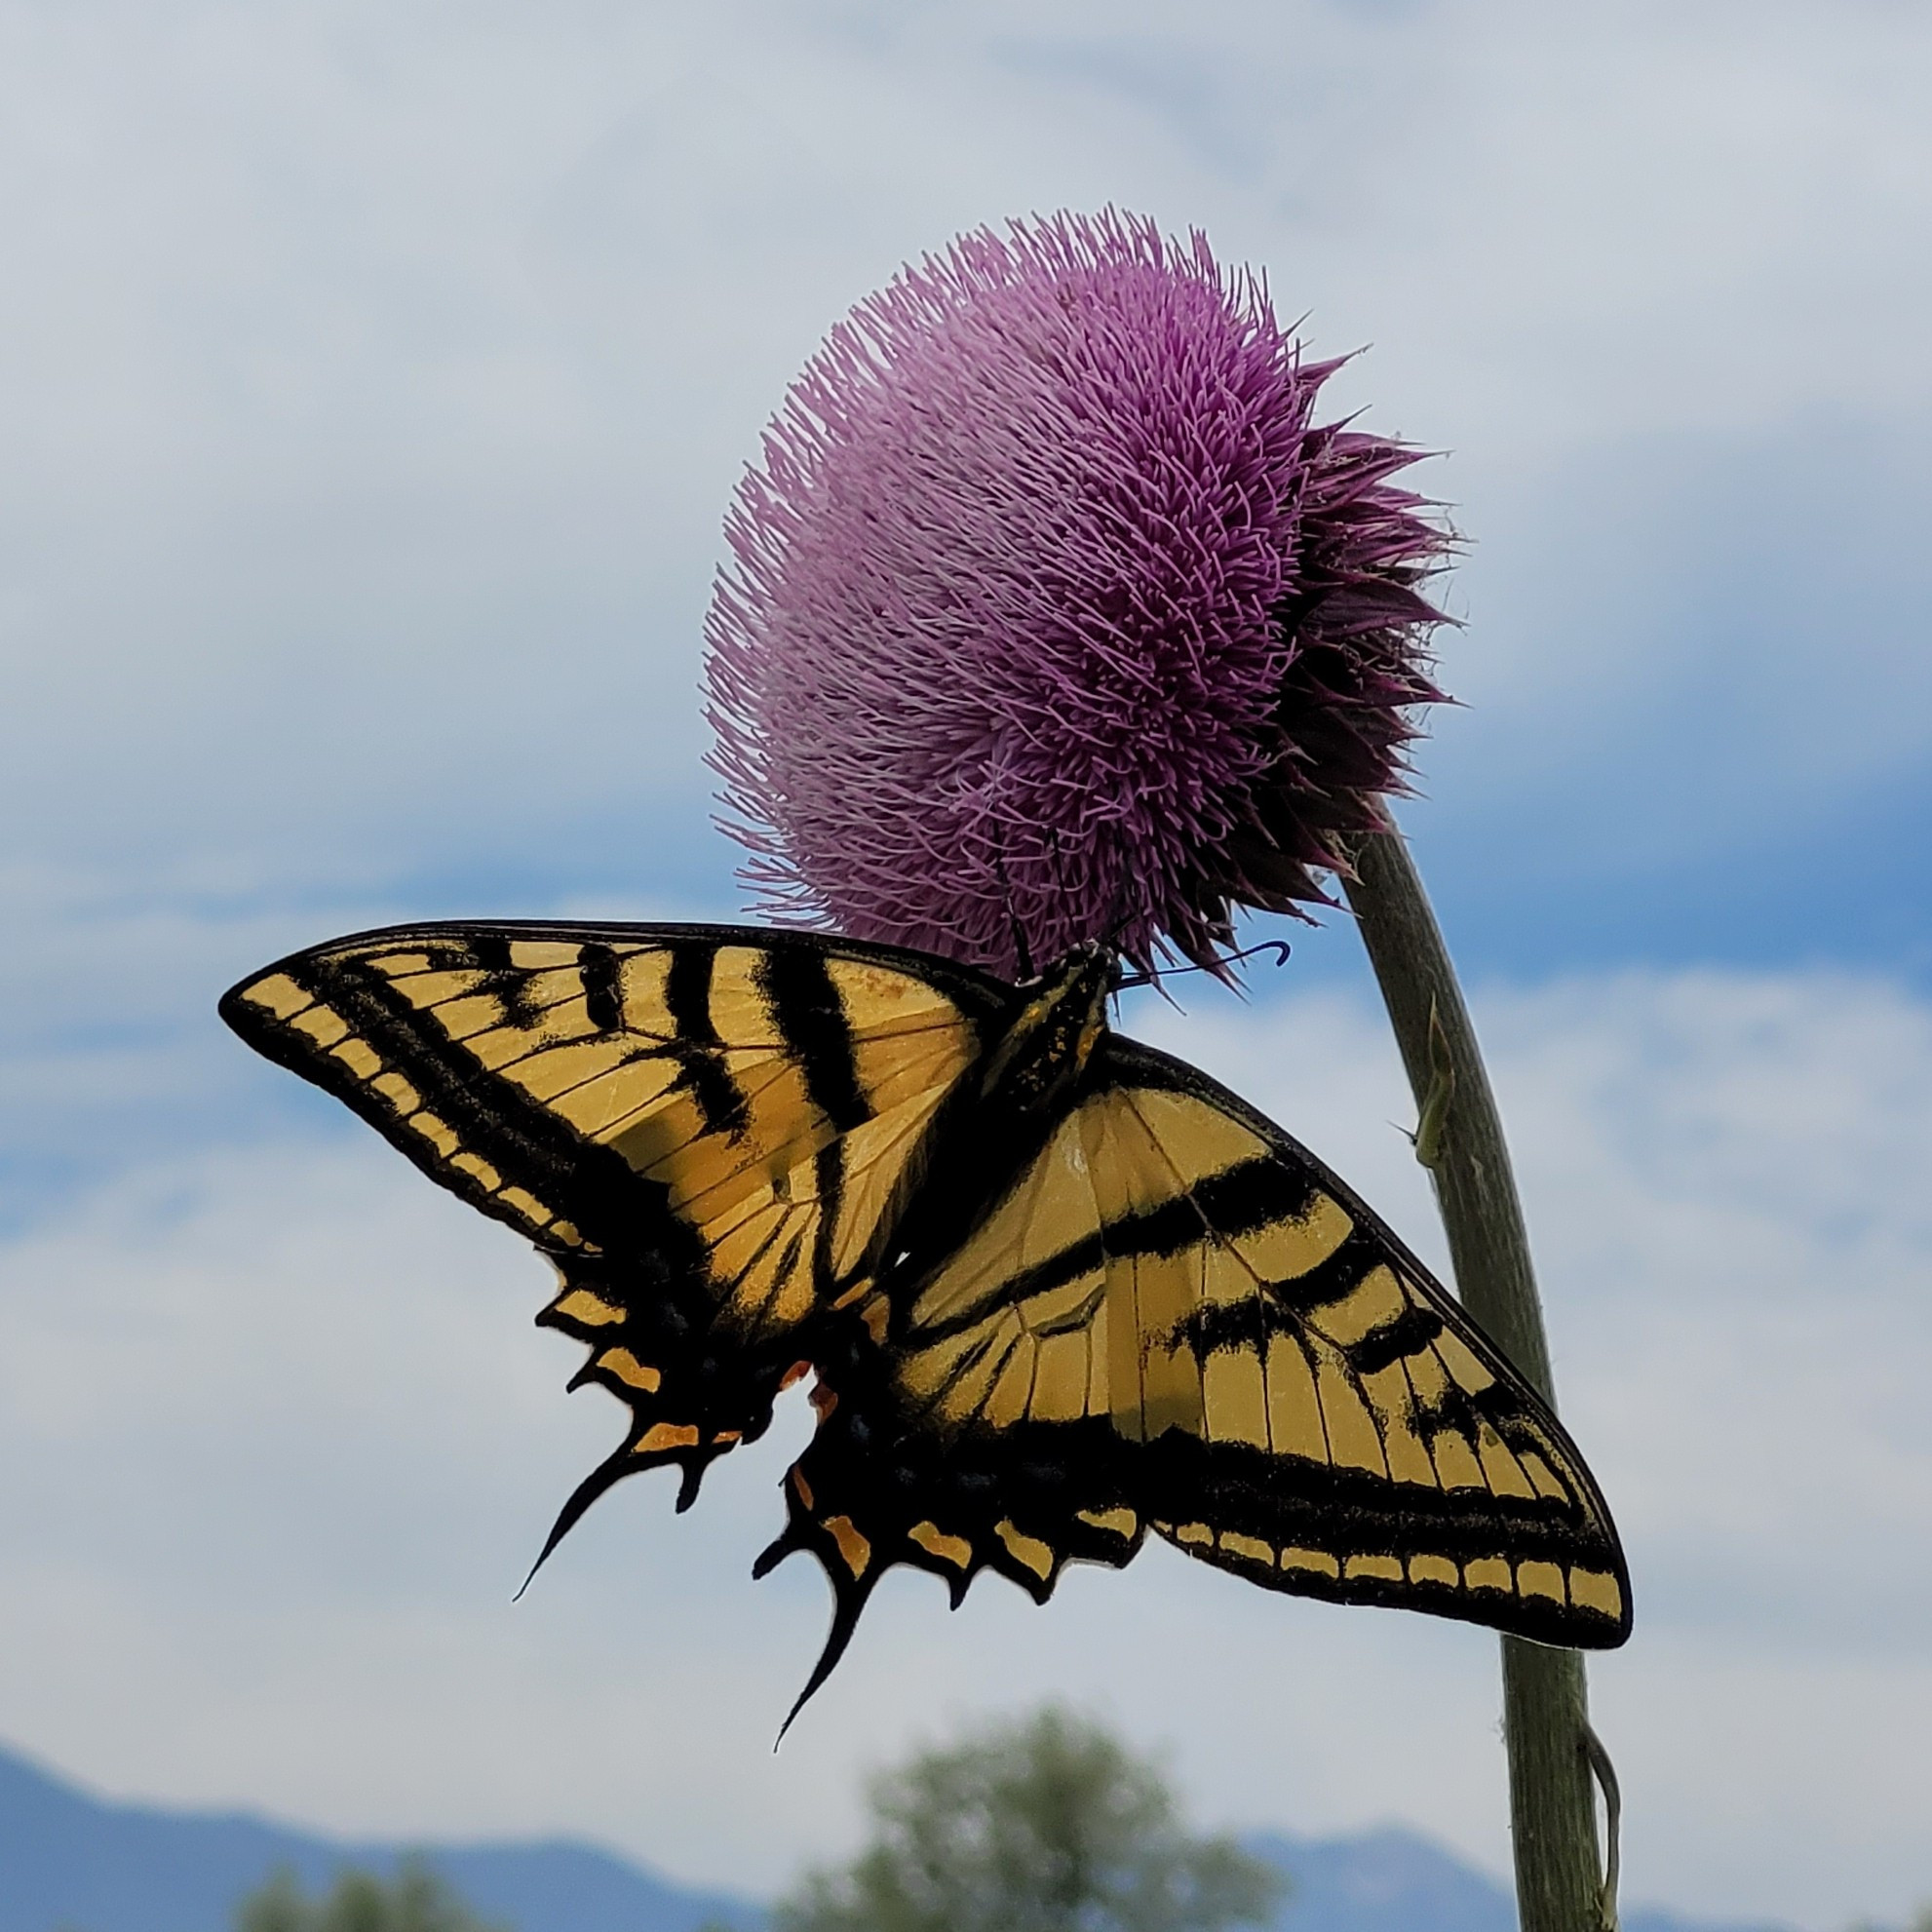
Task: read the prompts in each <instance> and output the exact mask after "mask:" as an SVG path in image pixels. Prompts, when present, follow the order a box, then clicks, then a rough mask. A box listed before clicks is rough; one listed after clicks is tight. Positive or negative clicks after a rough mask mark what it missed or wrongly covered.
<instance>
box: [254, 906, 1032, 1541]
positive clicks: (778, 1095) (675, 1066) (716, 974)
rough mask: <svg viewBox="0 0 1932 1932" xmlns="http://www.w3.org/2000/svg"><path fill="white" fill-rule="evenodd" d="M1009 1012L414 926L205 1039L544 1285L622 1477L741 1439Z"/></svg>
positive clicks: (797, 943)
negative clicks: (626, 1424)
mask: <svg viewBox="0 0 1932 1932" xmlns="http://www.w3.org/2000/svg"><path fill="white" fill-rule="evenodd" d="M997 1005H998V995H997V993H996V992H993V991H989V990H987V987H986V985H984V984H983V983H981V982H980V981H979V980H978V978H977V977H976V976H974V975H970V974H965V973H960V972H956V971H952V970H950V969H947V968H946V967H945V966H944V965H943V964H942V963H941V962H938V961H932V962H927V961H924V960H921V959H919V958H917V957H916V956H914V955H900V954H897V953H894V952H893V951H891V950H890V949H888V948H883V947H864V946H858V945H848V944H845V943H843V942H833V941H824V940H819V939H817V938H814V937H811V936H806V935H767V934H761V933H757V932H750V931H744V930H739V929H731V928H704V927H691V926H673V927H648V926H636V927H590V926H574V925H540V924H529V923H521V922H520V923H517V924H505V925H501V926H482V925H424V926H416V927H399V928H395V929H392V930H388V931H383V932H377V933H370V934H365V935H361V936H358V937H355V938H351V939H347V940H341V941H336V942H334V943H332V944H330V945H328V946H323V947H316V948H314V949H313V950H311V951H308V952H304V953H299V954H296V955H294V956H293V957H291V958H290V959H288V960H285V961H283V962H282V963H281V964H280V965H278V966H275V967H272V968H270V969H268V970H267V971H266V972H264V973H262V974H259V975H257V976H255V977H254V978H252V979H251V980H249V981H246V982H244V983H243V984H242V985H239V986H238V987H236V988H235V989H234V991H232V992H231V993H230V994H229V995H228V996H227V998H226V999H225V1000H224V1001H223V1003H222V1012H223V1016H224V1017H225V1018H226V1019H227V1020H228V1022H229V1024H231V1025H232V1026H233V1027H234V1028H235V1030H236V1031H237V1032H238V1033H240V1034H241V1035H242V1037H243V1038H244V1039H245V1040H247V1041H248V1042H249V1043H250V1044H251V1045H252V1046H254V1047H256V1048H258V1049H259V1050H260V1051H261V1052H263V1053H265V1054H266V1055H268V1056H269V1057H270V1058H271V1059H274V1060H277V1061H279V1062H281V1063H283V1064H285V1065H288V1066H290V1067H292V1068H293V1069H294V1070H295V1071H296V1072H298V1073H300V1074H302V1075H303V1076H304V1077H305V1078H307V1079H310V1080H313V1081H315V1082H316V1083H317V1084H318V1085H320V1086H323V1087H325V1088H327V1089H328V1091H330V1092H331V1093H334V1094H335V1095H336V1096H338V1097H339V1098H340V1099H342V1100H343V1101H346V1102H347V1103H348V1104H349V1105H350V1106H351V1107H353V1108H354V1109H355V1110H356V1111H357V1112H358V1113H360V1114H361V1115H362V1116H363V1117H364V1118H365V1119H366V1120H367V1121H368V1122H369V1123H370V1124H371V1125H373V1126H374V1127H375V1128H376V1129H377V1130H378V1131H379V1132H380V1133H381V1134H383V1135H384V1137H385V1138H386V1139H388V1140H390V1141H392V1142H393V1143H394V1144H395V1145H396V1146H397V1147H399V1148H400V1149H401V1150H402V1151H403V1152H404V1153H406V1154H407V1155H408V1157H409V1158H410V1159H411V1160H413V1161H414V1162H415V1163H416V1164H417V1166H419V1167H421V1168H422V1169H423V1170H424V1171H425V1172H426V1173H428V1174H429V1175H430V1176H431V1178H432V1179H435V1180H437V1181H438V1182H440V1183H441V1184H442V1185H444V1186H445V1187H448V1188H450V1189H452V1190H453V1191H454V1192H456V1193H458V1194H460V1195H462V1196H463V1197H464V1198H465V1199H467V1200H469V1201H470V1202H471V1203H472V1204H473V1205H475V1206H477V1207H478V1208H480V1209H482V1210H483V1212H484V1213H485V1214H489V1215H492V1216H494V1217H497V1218H498V1219H501V1220H505V1221H508V1222H509V1223H510V1224H511V1225H512V1226H514V1227H516V1228H518V1229H519V1231H520V1232H522V1233H523V1234H525V1235H526V1236H528V1237H529V1238H530V1239H531V1240H532V1241H533V1242H534V1243H535V1244H536V1245H537V1246H538V1247H539V1248H540V1249H542V1250H543V1251H544V1252H545V1253H546V1254H547V1255H548V1256H550V1257H551V1258H552V1260H553V1261H555V1262H556V1264H557V1267H558V1270H559V1274H560V1289H559V1292H558V1294H557V1295H556V1297H555V1299H554V1300H553V1301H552V1303H551V1305H550V1307H549V1308H548V1309H547V1310H546V1311H545V1312H544V1314H543V1315H542V1316H541V1317H540V1318H539V1319H540V1320H542V1321H544V1322H546V1323H547V1324H549V1325H550V1326H553V1327H557V1328H560V1329H562V1330H564V1331H565V1332H566V1333H571V1334H573V1335H575V1336H576V1337H577V1338H578V1339H580V1340H582V1341H583V1342H585V1343H586V1344H587V1346H588V1347H589V1348H590V1350H591V1357H590V1360H589V1362H588V1363H587V1365H586V1368H585V1371H584V1373H583V1375H582V1376H580V1377H579V1379H580V1380H582V1379H592V1380H596V1381H598V1382H600V1383H601V1384H602V1385H604V1386H605V1387H607V1388H609V1389H610V1390H611V1391H612V1392H613V1393H614V1394H616V1395H617V1396H619V1397H620V1398H621V1399H622V1400H624V1401H625V1402H626V1403H627V1404H629V1405H630V1407H631V1409H632V1410H633V1417H634V1423H635V1427H634V1428H633V1429H632V1430H631V1431H630V1433H629V1434H627V1437H626V1440H625V1443H624V1445H623V1446H622V1447H621V1448H620V1449H619V1451H618V1453H617V1455H616V1456H615V1457H613V1458H612V1461H611V1462H610V1463H609V1464H607V1465H606V1466H605V1467H604V1469H602V1470H600V1471H599V1472H598V1473H597V1474H596V1475H595V1476H594V1477H593V1478H592V1479H591V1481H590V1482H589V1483H587V1484H586V1486H585V1488H583V1489H582V1490H580V1491H579V1494H578V1496H577V1497H576V1498H573V1501H572V1504H571V1506H570V1507H569V1508H568V1509H567V1510H566V1513H565V1521H564V1526H567V1523H568V1522H569V1521H573V1520H574V1518H575V1516H576V1515H577V1514H579V1513H581V1509H582V1508H583V1506H584V1505H585V1504H586V1503H587V1502H588V1501H589V1500H590V1498H591V1496H592V1495H593V1494H595V1493H597V1492H598V1491H599V1489H600V1488H603V1487H607V1485H608V1483H609V1482H611V1481H613V1480H615V1478H616V1477H617V1476H620V1475H623V1474H625V1473H628V1472H629V1471H630V1470H631V1469H635V1468H639V1467H646V1466H650V1465H651V1464H653V1463H657V1462H663V1461H667V1460H673V1461H677V1462H680V1463H682V1464H683V1466H684V1467H685V1469H686V1472H687V1492H686V1497H685V1500H688V1498H689V1484H690V1482H691V1481H693V1480H694V1478H695V1475H696V1473H697V1472H698V1471H699V1470H701V1469H702V1467H703V1465H704V1462H705V1461H706V1460H707V1459H709V1458H710V1457H711V1456H713V1455H715V1454H716V1453H718V1452H719V1451H720V1450H722V1449H726V1448H729V1447H730V1446H731V1445H732V1444H733V1443H735V1442H737V1441H739V1440H744V1439H748V1438H751V1437H754V1436H756V1435H757V1434H758V1433H760V1432H761V1431H762V1430H763V1428H764V1427H765V1426H766V1424H767V1423H768V1421H769V1418H770V1412H771V1403H772V1399H773V1397H774V1396H775V1394H776V1392H777V1390H778V1388H779V1387H780V1386H781V1385H782V1383H783V1382H784V1380H785V1379H786V1378H787V1376H788V1374H790V1373H791V1372H793V1371H794V1370H795V1371H798V1372H802V1368H803V1355H804V1351H803V1349H802V1348H801V1346H800V1332H801V1330H803V1329H804V1328H805V1327H806V1326H807V1325H809V1324H810V1323H811V1322H812V1320H813V1319H814V1318H815V1317H817V1316H819V1315H820V1314H821V1313H822V1312H823V1311H824V1310H825V1309H826V1308H827V1307H828V1306H829V1305H830V1304H831V1303H832V1302H834V1301H836V1300H838V1299H839V1297H840V1296H842V1295H845V1294H849V1293H850V1292H851V1290H852V1288H853V1285H854V1284H855V1283H856V1282H859V1281H862V1280H863V1279H864V1278H865V1276H866V1274H867V1272H868V1270H869V1267H870V1266H871V1263H872V1254H871V1250H872V1248H873V1246H874V1245H875V1243H876V1241H877V1239H878V1238H879V1236H880V1234H881V1232H882V1230H886V1229H889V1227H890V1225H891V1221H892V1219H893V1217H894V1215H895V1213H896V1208H897V1203H898V1201H899V1199H900V1198H901V1196H902V1195H903V1193H904V1191H905V1188H906V1186H907V1184H908V1176H909V1174H910V1172H911V1169H912V1166H913V1164H914V1162H915V1157H916V1155H917V1152H918V1150H919V1148H920V1146H921V1143H922V1138H923V1135H924V1132H925V1129H926V1126H927V1123H928V1122H929V1121H930V1119H931V1117H932V1115H933V1113H934V1111H935V1110H936V1109H937V1108H938V1106H939V1105H940V1103H941V1102H942V1101H944V1100H945V1098H946V1096H947V1093H948V1091H949V1090H950V1088H951V1087H952V1085H953V1084H954V1083H955V1082H956V1080H957V1079H958V1076H959V1074H960V1073H961V1071H962V1070H963V1069H964V1068H965V1067H966V1066H968V1065H970V1064H971V1063H973V1061H974V1060H975V1058H976V1057H977V1055H978V1054H979V1052H980V1048H981V1037H980V1034H981V1027H982V1025H983V1024H984V1023H985V1018H986V1016H987V1014H988V1013H989V1012H991V1011H993V1010H995V1009H996V1007H997Z"/></svg>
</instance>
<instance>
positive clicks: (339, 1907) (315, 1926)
mask: <svg viewBox="0 0 1932 1932" xmlns="http://www.w3.org/2000/svg"><path fill="white" fill-rule="evenodd" d="M235 1932H507V1928H505V1927H503V1926H501V1925H498V1924H496V1923H494V1922H493V1921H491V1920H488V1919H483V1918H479V1917H478V1916H477V1914H476V1913H473V1912H472V1911H471V1910H470V1908H469V1907H468V1906H467V1905H466V1904H465V1903H464V1902H463V1900H462V1899H461V1898H460V1897H459V1896H458V1895H457V1894H456V1892H455V1891H454V1890H453V1889H452V1888H451V1886H450V1885H449V1884H448V1883H447V1881H446V1880H444V1878H442V1877H440V1876H439V1875H438V1874H436V1873H435V1872H433V1871H432V1870H431V1869H430V1867H429V1866H428V1865H426V1864H425V1863H424V1862H423V1861H422V1860H421V1859H418V1858H406V1859H404V1860H403V1861H402V1863H401V1864H400V1865H399V1866H398V1867H397V1869H396V1875H395V1876H394V1877H393V1878H383V1877H380V1876H378V1875H377V1874H375V1873H373V1872H364V1871H361V1870H359V1869H358V1868H356V1867H355V1866H348V1867H345V1868H344V1869H343V1870H342V1871H340V1872H338V1873H337V1874H335V1882H334V1883H333V1884H332V1885H331V1886H330V1887H329V1888H328V1891H327V1892H325V1893H324V1894H323V1895H322V1896H321V1897H320V1898H314V1899H312V1898H309V1897H308V1896H307V1895H306V1894H305V1893H304V1892H303V1890H302V1888H301V1885H300V1883H299V1882H298V1880H297V1879H296V1877H295V1874H294V1873H293V1872H291V1871H290V1870H289V1869H288V1868H287V1867H286V1866H285V1867H283V1868H282V1869H281V1870H280V1871H277V1872H273V1873H271V1874H269V1876H268V1878H267V1880H266V1881H265V1882H264V1883H263V1884H261V1885H259V1886H257V1887H256V1888H255V1890H253V1891H252V1892H251V1893H250V1894H249V1895H248V1896H247V1897H246V1898H245V1899H243V1901H242V1902H241V1904H240V1905H238V1906H237V1907H236V1908H235Z"/></svg>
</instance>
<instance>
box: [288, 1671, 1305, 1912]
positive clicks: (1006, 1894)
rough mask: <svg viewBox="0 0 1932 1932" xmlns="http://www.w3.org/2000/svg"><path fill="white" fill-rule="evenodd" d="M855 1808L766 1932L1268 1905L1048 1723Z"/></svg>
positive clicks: (959, 1747)
mask: <svg viewBox="0 0 1932 1932" xmlns="http://www.w3.org/2000/svg"><path fill="white" fill-rule="evenodd" d="M869 1808H870V1812H871V1817H872V1835H871V1841H870V1843H869V1845H868V1846H867V1848H866V1849H865V1850H864V1851H863V1852H861V1853H860V1855H859V1856H858V1858H857V1859H855V1860H854V1861H853V1862H852V1863H851V1864H850V1865H848V1866H845V1867H843V1868H841V1869H838V1870H835V1871H816V1872H811V1873H808V1874H806V1875H805V1876H804V1878H803V1879H801V1880H800V1882H799V1883H798V1885H797V1887H796V1888H795V1889H794V1890H793V1891H792V1893H791V1894H790V1895H789V1896H787V1897H786V1898H784V1899H782V1900H780V1901H779V1904H778V1906H777V1908H776V1909H775V1911H774V1913H773V1925H774V1928H775V1932H1219V1928H1221V1927H1224V1926H1233V1925H1259V1924H1262V1923H1265V1922H1266V1921H1267V1920H1268V1919H1269V1918H1270V1917H1271V1916H1272V1915H1273V1912H1274V1908H1275V1906H1276V1905H1277V1904H1278V1903H1279V1901H1280V1899H1281V1897H1282V1894H1283V1891H1284V1881H1283V1879H1282V1877H1281V1875H1280V1874H1278V1873H1277V1872H1276V1871H1274V1869H1273V1868H1272V1867H1270V1866H1267V1865H1264V1864H1262V1863H1261V1861H1260V1860H1258V1859H1256V1858H1251V1857H1250V1856H1249V1855H1248V1854H1247V1853H1246V1852H1244V1851H1243V1850H1242V1849H1241V1848H1240V1847H1239V1846H1238V1845H1237V1844H1236V1843H1235V1842H1234V1841H1233V1840H1232V1839H1231V1838H1226V1837H1212V1838H1198V1837H1194V1836H1191V1835H1189V1834H1188V1833H1187V1832H1186V1830H1185V1829H1184V1828H1183V1825H1182V1823H1181V1820H1180V1816H1179V1806H1178V1805H1177V1803H1176V1800H1175V1797H1174V1795H1173V1793H1172V1792H1171V1791H1170V1790H1169V1789H1168V1786H1167V1784H1166V1782H1165V1781H1164V1780H1163V1778H1162V1777H1161V1775H1160V1773H1159V1771H1158V1770H1157V1769H1156V1768H1155V1767H1154V1766H1153V1765H1152V1764H1150V1763H1148V1762H1146V1761H1145V1760H1144V1759H1142V1758H1137V1757H1136V1756H1135V1755H1134V1754H1133V1753H1132V1752H1130V1751H1129V1750H1128V1748H1127V1747H1126V1746H1125V1745H1124V1744H1122V1743H1121V1742H1120V1740H1119V1739H1118V1738H1116V1737H1114V1736H1113V1735H1112V1734H1111V1733H1109V1732H1108V1731H1106V1730H1104V1729H1102V1728H1101V1726H1100V1725H1098V1724H1096V1723H1093V1722H1090V1721H1088V1720H1086V1719H1081V1718H1077V1717H1074V1716H1071V1715H1069V1714H1068V1713H1066V1712H1063V1711H1060V1710H1055V1709H1051V1708H1050V1709H1048V1710H1045V1711H1042V1712H1040V1713H1039V1714H1038V1715H1037V1716H1035V1717H1033V1718H1030V1719H1025V1720H1024V1721H1022V1722H1018V1723H1011V1724H1005V1725H1000V1726H995V1727H992V1728H989V1729H985V1730H983V1731H979V1732H976V1733H974V1734H972V1735H970V1736H968V1737H966V1738H965V1739H963V1740H962V1741H960V1742H959V1743H957V1744H954V1745H952V1746H950V1747H947V1748H944V1749H940V1750H935V1751H928V1752H925V1753H923V1754H921V1755H920V1756H918V1757H915V1758H912V1759H911V1760H910V1761H909V1762H908V1763H906V1764H904V1765H902V1766H901V1767H900V1768H898V1769H897V1770H893V1771H889V1772H886V1773H884V1774H883V1775H881V1776H879V1777H876V1778H874V1779H873V1780H872V1781H871V1784H870V1787H869ZM251 1932H253V1929H252V1928H251ZM260 1932H271V1929H270V1928H266V1927H264V1928H260ZM273 1932H280V1928H274V1929H273Z"/></svg>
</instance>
